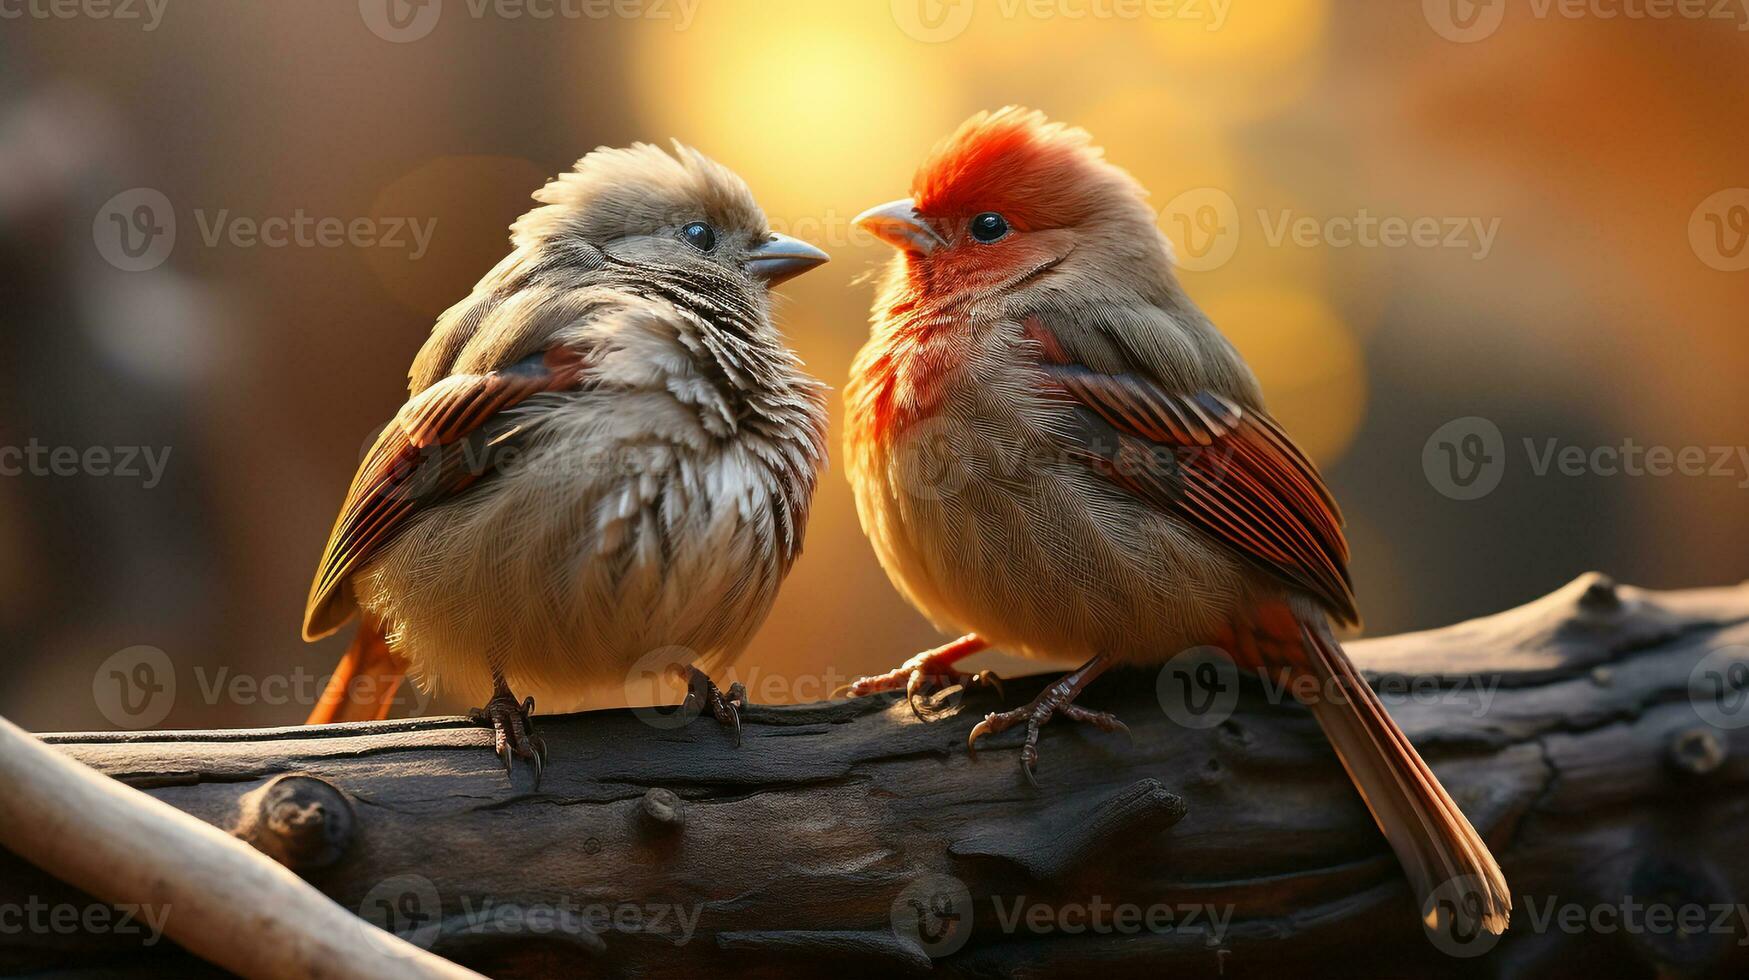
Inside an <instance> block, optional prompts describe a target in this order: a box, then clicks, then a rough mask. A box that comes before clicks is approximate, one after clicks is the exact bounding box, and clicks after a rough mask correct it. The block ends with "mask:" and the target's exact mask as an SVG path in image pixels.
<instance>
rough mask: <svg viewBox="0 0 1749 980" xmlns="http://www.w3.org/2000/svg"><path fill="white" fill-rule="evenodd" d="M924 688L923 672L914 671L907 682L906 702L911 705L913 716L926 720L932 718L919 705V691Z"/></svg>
mask: <svg viewBox="0 0 1749 980" xmlns="http://www.w3.org/2000/svg"><path fill="white" fill-rule="evenodd" d="M922 689H923V673H922V672H921V671H912V672H911V679H910V680H908V681H906V682H905V703H906V704H907V705H909V706H910V708H911V714H912V716H913V717H915V718H916V719H917V720H918V721H925V722H926V721H929V720H930V719H929V717H928V716H926V715H925V714H924V713H923V709H922V708H919V707H917V692H918V691H921V690H922Z"/></svg>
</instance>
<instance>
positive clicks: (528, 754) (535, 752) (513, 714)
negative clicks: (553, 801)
mask: <svg viewBox="0 0 1749 980" xmlns="http://www.w3.org/2000/svg"><path fill="white" fill-rule="evenodd" d="M468 720H469V721H471V722H473V723H474V724H476V725H491V726H492V735H493V738H492V751H493V752H495V753H497V755H498V758H500V759H502V760H503V761H504V775H505V776H511V775H512V772H513V769H514V765H513V764H512V761H511V760H512V758H513V757H514V758H522V759H527V760H528V761H529V765H530V766H532V767H533V768H534V788H535V789H540V780H541V775H542V773H543V772H544V771H545V769H546V762H547V743H546V741H545V740H543V739H542V738H541V737H540V736H539V735H536V734H535V731H534V698H527V699H525V700H524V701H523V702H522V703H521V704H517V703H516V695H514V694H511V693H510V688H509V687H506V686H505V685H504V683H503V682H502V681H500V682H499V683H498V685H497V689H496V690H495V691H494V692H493V694H492V700H490V701H487V702H486V706H485V707H484V708H475V709H473V710H472V711H469V712H468Z"/></svg>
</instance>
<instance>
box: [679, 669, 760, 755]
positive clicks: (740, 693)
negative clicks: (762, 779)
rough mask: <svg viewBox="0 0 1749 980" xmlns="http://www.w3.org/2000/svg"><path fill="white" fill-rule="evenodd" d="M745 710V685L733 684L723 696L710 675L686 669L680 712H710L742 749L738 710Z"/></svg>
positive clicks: (737, 746) (739, 713) (736, 745)
mask: <svg viewBox="0 0 1749 980" xmlns="http://www.w3.org/2000/svg"><path fill="white" fill-rule="evenodd" d="M746 707H747V686H746V685H745V684H742V683H741V682H740V681H736V682H735V683H733V684H730V685H729V693H727V694H724V693H723V691H722V689H721V688H719V687H717V685H716V682H715V681H713V680H711V679H710V675H709V674H706V673H705V672H704V671H702V670H699V669H698V668H697V667H692V666H688V667H687V668H686V701H685V702H684V703H683V704H682V705H681V708H682V709H683V710H685V711H700V710H705V709H709V711H710V713H711V716H712V717H714V718H715V719H716V720H717V723H718V724H720V725H722V726H723V727H724V728H727V729H729V730H730V731H731V732H733V733H734V736H735V747H736V748H740V747H741V710H742V709H743V708H746Z"/></svg>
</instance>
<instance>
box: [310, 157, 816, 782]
mask: <svg viewBox="0 0 1749 980" xmlns="http://www.w3.org/2000/svg"><path fill="white" fill-rule="evenodd" d="M535 199H536V200H538V201H539V202H540V205H541V206H539V207H537V208H535V209H534V210H532V211H530V212H528V213H527V214H525V215H523V216H522V217H521V218H520V219H518V220H517V222H516V224H515V225H514V226H512V228H511V242H512V249H511V252H510V254H509V255H508V256H506V257H505V258H504V260H503V261H501V262H499V263H498V266H497V267H496V268H494V269H493V270H492V271H491V272H489V273H487V274H486V277H485V278H484V279H481V280H480V282H479V284H478V285H476V286H475V287H474V289H473V292H472V293H471V294H470V295H469V296H468V297H467V298H466V299H464V300H462V301H461V302H460V303H457V304H456V305H455V306H453V307H451V308H450V309H449V311H448V312H446V313H444V314H443V316H442V317H440V318H439V319H438V321H437V325H436V327H435V328H434V329H433V330H432V332H431V337H430V339H428V340H427V341H426V342H425V347H424V349H423V350H421V351H420V353H419V356H418V358H417V359H416V360H414V362H413V369H412V372H411V386H410V389H409V398H408V400H407V403H406V404H405V405H403V406H402V407H401V410H400V411H399V412H398V413H397V414H396V416H395V417H394V419H392V420H391V421H390V422H389V424H388V426H387V427H386V428H385V429H384V430H383V433H382V435H381V437H379V438H378V439H377V441H376V443H375V444H374V445H373V446H372V447H371V449H370V451H369V453H368V454H366V456H365V459H364V462H363V464H362V465H361V466H360V467H359V469H358V474H357V476H356V477H354V479H353V483H352V489H351V490H350V491H349V492H348V493H347V495H346V501H345V503H343V504H342V505H341V510H340V517H339V520H338V521H336V522H335V525H334V531H333V533H332V534H331V536H330V537H329V540H328V546H327V548H326V549H325V550H324V552H323V554H322V560H321V564H320V566H319V567H318V568H317V571H316V578H315V581H314V583H313V584H312V585H311V586H310V599H309V604H308V607H307V611H306V613H305V620H304V636H305V638H306V639H312V640H313V639H317V638H319V637H322V636H326V635H328V634H329V633H332V632H334V631H335V630H337V629H339V628H340V627H341V626H342V625H343V624H344V623H345V622H346V621H347V620H348V619H350V618H352V617H353V616H354V614H357V615H358V616H359V619H360V625H359V629H358V634H357V637H356V639H355V640H354V641H353V644H352V648H351V650H350V651H349V652H348V653H347V655H346V658H345V659H344V660H343V661H342V662H341V665H340V667H339V669H337V670H336V671H335V674H334V677H333V679H332V680H331V681H330V683H329V685H328V688H327V690H326V691H325V692H324V694H323V697H322V702H321V703H320V704H319V705H318V706H317V708H316V710H315V712H313V713H312V715H311V716H310V719H309V720H310V722H311V723H317V722H330V721H341V720H351V719H360V718H380V717H383V716H385V715H386V713H387V711H388V708H389V699H390V698H392V697H393V695H394V692H395V686H396V684H397V683H398V682H399V679H400V677H401V674H402V673H403V672H408V671H410V672H411V673H412V674H413V675H414V676H415V677H417V678H418V679H419V680H420V681H421V682H422V683H424V684H425V685H426V686H428V687H439V686H441V687H442V688H444V689H446V690H449V691H454V692H457V693H459V694H461V695H462V696H466V697H474V698H484V699H488V700H486V706H485V708H483V709H482V710H481V711H480V712H479V713H478V715H479V718H480V720H482V721H485V722H489V723H490V724H491V725H492V727H493V728H494V730H495V739H494V743H495V748H496V750H497V752H498V754H499V755H500V757H502V758H503V760H504V764H505V767H506V768H509V766H510V764H511V756H512V755H515V756H518V757H522V758H527V759H530V760H532V762H533V764H534V769H535V781H536V783H537V784H538V783H539V781H540V769H541V758H542V756H543V755H544V746H543V744H542V743H541V740H540V739H539V738H538V737H536V736H534V734H533V731H532V723H531V722H530V721H529V718H528V716H529V714H530V712H531V711H532V710H533V699H532V698H530V699H528V700H524V701H522V702H521V703H518V701H517V698H516V695H515V694H513V693H512V685H515V687H514V690H516V691H521V692H524V693H527V692H528V691H530V690H532V691H534V692H535V693H537V694H540V695H541V696H542V697H543V698H557V699H559V700H560V701H567V700H574V699H575V698H576V697H578V696H580V695H581V694H584V693H586V692H588V691H589V690H590V689H591V688H593V687H598V686H601V685H607V684H620V683H624V682H625V680H626V678H627V675H628V673H629V672H630V670H631V668H633V667H634V666H635V665H636V664H637V663H638V662H639V661H640V660H642V659H643V658H644V657H645V656H646V655H648V654H651V653H654V652H659V651H662V650H664V649H674V648H685V649H687V650H691V651H694V652H695V653H696V654H698V655H699V656H700V657H706V658H711V659H716V660H727V659H728V658H731V657H733V656H735V655H736V654H738V653H740V652H741V650H742V649H743V648H744V647H745V646H746V645H747V643H748V641H749V640H750V639H751V637H752V635H753V632H754V630H756V629H758V627H759V624H760V623H761V622H763V621H764V619H765V616H766V614H767V613H768V612H770V611H771V604H772V601H773V600H774V598H775V597H776V595H777V590H778V586H779V585H781V584H782V582H783V579H784V576H785V575H787V574H788V572H789V569H790V567H791V565H792V564H793V563H794V561H795V558H796V556H797V554H799V553H800V551H801V546H802V534H803V530H804V528H805V526H806V524H807V518H808V508H809V503H810V501H811V500H812V498H813V492H814V484H815V480H816V478H817V475H818V472H819V470H820V467H821V466H822V465H823V463H824V461H825V439H826V406H825V393H824V392H825V389H824V386H823V385H821V384H820V383H819V382H818V381H816V380H814V379H813V378H812V377H809V376H808V375H807V374H806V373H805V372H804V371H803V370H802V365H801V362H800V360H799V359H798V358H797V357H796V355H795V354H794V352H792V351H791V350H790V348H789V347H788V345H787V344H785V342H784V339H783V336H782V335H781V334H780V333H779V332H778V330H777V328H776V326H774V325H773V323H772V319H771V300H770V298H769V296H768V295H767V290H768V289H769V288H770V287H771V286H773V285H776V284H777V283H779V282H783V281H784V280H786V279H789V278H790V277H792V276H795V275H798V274H800V273H802V272H805V271H807V270H808V269H811V268H813V267H815V266H817V265H819V264H820V263H822V262H825V261H826V253H825V252H822V251H820V250H819V249H817V248H814V247H813V246H811V245H808V244H806V243H805V242H801V241H798V240H796V239H793V238H790V237H788V236H785V235H778V234H774V233H772V231H771V230H770V229H771V226H770V224H769V223H768V222H767V220H766V217H765V214H764V212H763V211H761V210H760V208H759V205H758V204H757V203H756V202H755V201H754V198H753V194H752V192H751V191H750V190H748V188H747V185H746V184H745V183H744V182H743V181H742V180H741V178H740V177H738V176H736V175H735V174H734V173H732V172H731V171H729V170H728V169H727V168H726V167H723V166H721V165H720V164H717V163H715V162H714V161H712V160H710V159H709V158H707V157H705V156H704V154H702V153H699V152H698V151H696V150H693V149H690V148H688V147H685V146H681V145H680V144H675V148H674V152H673V154H672V155H670V154H667V153H664V152H662V151H661V150H660V149H658V148H656V147H654V146H649V145H647V144H635V145H633V146H632V147H631V148H629V149H609V148H602V149H599V150H596V151H595V152H594V153H591V154H589V155H588V156H586V157H584V158H583V159H582V160H579V161H578V162H577V166H576V169H575V170H574V171H573V172H571V173H566V174H562V175H560V176H559V177H558V178H556V179H555V180H553V181H552V182H551V183H549V184H547V186H546V187H545V188H543V189H542V190H541V191H539V192H538V193H536V194H535ZM690 675H691V681H692V684H691V685H690V686H691V687H692V692H693V694H694V695H696V696H697V697H698V698H699V699H700V700H702V701H704V702H705V703H706V704H707V705H708V707H709V708H710V709H711V711H712V713H713V714H714V715H715V716H716V717H717V719H718V720H720V721H722V722H723V723H724V724H727V725H733V726H736V728H737V734H738V730H739V715H738V712H737V703H738V701H739V700H740V699H739V698H737V697H736V695H735V692H734V690H733V689H731V693H730V695H729V696H728V697H724V695H723V694H722V692H721V691H718V690H717V689H716V687H715V685H712V684H710V683H709V680H708V678H706V677H705V676H704V675H703V674H702V673H701V672H699V671H698V670H697V669H696V668H692V669H691V670H690ZM360 679H369V680H374V681H375V682H376V683H374V684H371V685H368V686H366V685H361V684H360V683H359V681H360ZM360 688H363V691H362V695H361V694H360V693H359V691H360Z"/></svg>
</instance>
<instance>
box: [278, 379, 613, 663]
mask: <svg viewBox="0 0 1749 980" xmlns="http://www.w3.org/2000/svg"><path fill="white" fill-rule="evenodd" d="M584 366H585V362H584V359H583V356H582V355H581V354H579V353H578V352H576V351H574V350H571V349H569V348H565V347H556V348H553V349H552V350H549V351H545V352H543V353H540V354H535V355H533V356H531V357H528V358H526V359H524V360H522V361H520V362H518V363H516V364H514V365H512V366H510V367H508V368H504V369H503V370H499V371H493V372H491V373H490V374H468V375H454V376H451V377H448V378H445V379H443V380H442V381H439V382H438V383H437V384H434V385H432V386H431V387H430V388H427V389H425V390H424V391H422V392H420V393H419V394H417V395H415V396H413V398H411V399H409V400H408V402H407V403H406V404H405V405H403V406H401V410H400V411H399V412H397V413H396V414H395V418H394V419H393V420H392V421H390V422H389V424H388V426H386V427H385V428H384V429H383V431H382V434H381V435H379V436H378V437H377V441H376V442H375V444H373V445H372V446H371V448H370V452H368V453H366V454H365V458H364V462H363V463H361V464H360V465H359V468H358V474H357V475H356V476H354V477H353V479H352V488H351V489H350V490H349V491H347V494H346V502H345V503H344V504H342V505H341V508H340V517H339V519H338V520H336V521H335V522H334V530H333V532H332V533H331V534H330V535H329V537H328V546H327V548H326V549H325V550H324V551H323V552H322V562H321V564H320V565H319V566H318V567H317V569H316V578H315V581H314V582H312V583H311V585H310V598H309V603H308V604H307V605H306V607H305V610H304V638H305V639H306V640H314V639H319V638H321V637H323V636H326V635H328V634H329V633H332V632H334V631H335V630H336V629H339V628H340V626H341V625H343V624H344V623H345V622H346V620H347V619H348V618H350V617H351V615H352V606H351V603H350V601H341V600H343V599H345V598H346V597H347V592H346V589H347V580H348V578H349V577H350V576H351V574H352V573H353V572H354V571H357V570H358V568H359V566H360V565H362V564H364V563H365V562H366V561H368V560H369V559H370V558H371V556H372V555H374V554H375V553H376V552H377V551H378V550H379V549H381V548H382V547H383V545H385V544H387V543H388V542H390V541H392V540H394V538H395V537H396V536H397V535H398V534H400V533H401V531H403V530H405V529H406V527H407V523H408V521H409V520H410V519H411V518H412V517H413V516H414V515H415V514H417V513H418V512H419V511H421V510H422V509H424V508H426V507H429V506H431V505H433V504H435V503H438V502H440V501H443V500H447V499H450V498H452V497H454V496H455V495H456V494H458V493H461V492H462V491H464V490H466V489H467V488H468V487H470V486H472V485H473V484H474V483H475V482H477V481H478V480H479V479H480V478H481V477H483V476H485V475H487V473H489V472H490V471H491V467H492V463H493V460H494V459H495V458H496V454H495V452H494V450H496V449H498V448H499V447H501V446H502V445H503V443H504V442H505V440H507V439H509V438H510V437H511V436H514V435H515V434H516V430H515V428H514V425H513V424H512V422H511V421H510V420H507V419H505V418H504V417H503V415H502V413H503V412H504V411H505V410H506V409H509V408H512V407H514V406H516V405H518V404H520V403H522V402H523V401H525V400H527V399H528V398H529V397H530V396H532V395H536V394H539V393H541V392H545V391H561V390H564V389H567V388H573V387H576V386H577V384H578V383H579V382H580V380H581V378H582V375H583V369H584Z"/></svg>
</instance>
